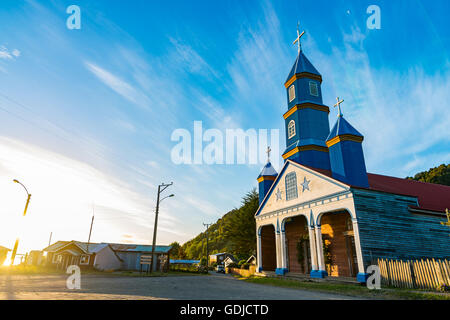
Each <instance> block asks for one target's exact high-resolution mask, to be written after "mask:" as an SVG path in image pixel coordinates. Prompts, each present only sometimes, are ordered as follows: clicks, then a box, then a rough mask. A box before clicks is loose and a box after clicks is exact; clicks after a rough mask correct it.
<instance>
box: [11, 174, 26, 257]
mask: <svg viewBox="0 0 450 320" xmlns="http://www.w3.org/2000/svg"><path fill="white" fill-rule="evenodd" d="M13 181H14V183H18V184H20V185H21V186H22V187H23V188H24V189H25V191H26V193H27V203H26V204H25V210H24V211H23V216H24V217H25V216H26V214H27V210H28V204H29V203H30V199H31V194H30V193H29V192H28V190H27V188H26V187H25V186H24V185H23V184H22V183H20V182H19V181H18V180H16V179H14V180H13ZM18 247H19V238H17V239H16V242H15V243H14V248H13V252H12V254H11V265H13V264H14V260H15V258H16V254H17V248H18Z"/></svg>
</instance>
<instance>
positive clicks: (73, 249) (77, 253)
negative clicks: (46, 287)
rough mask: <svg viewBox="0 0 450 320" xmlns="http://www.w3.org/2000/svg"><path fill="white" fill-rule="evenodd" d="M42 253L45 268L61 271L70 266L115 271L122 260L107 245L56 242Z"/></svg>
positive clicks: (119, 266)
mask: <svg viewBox="0 0 450 320" xmlns="http://www.w3.org/2000/svg"><path fill="white" fill-rule="evenodd" d="M43 251H45V252H47V262H46V265H47V266H51V267H55V268H58V269H63V270H65V269H67V267H68V266H70V265H77V266H79V267H80V268H82V269H89V268H93V269H96V270H101V271H105V270H117V269H120V268H121V266H122V259H121V258H120V257H119V256H118V255H117V254H116V252H115V251H114V250H113V249H112V247H111V246H110V245H109V244H108V243H89V244H88V243H86V242H79V241H58V242H56V243H54V244H52V245H50V246H48V247H47V248H45V249H44V250H43Z"/></svg>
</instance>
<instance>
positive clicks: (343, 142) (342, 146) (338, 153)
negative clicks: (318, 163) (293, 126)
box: [326, 98, 369, 188]
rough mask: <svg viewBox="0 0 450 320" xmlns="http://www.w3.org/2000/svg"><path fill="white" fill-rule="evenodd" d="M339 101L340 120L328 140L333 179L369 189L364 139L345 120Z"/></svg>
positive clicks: (337, 104)
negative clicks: (363, 146)
mask: <svg viewBox="0 0 450 320" xmlns="http://www.w3.org/2000/svg"><path fill="white" fill-rule="evenodd" d="M342 102H344V100H341V101H339V98H337V103H336V104H335V105H334V106H335V107H336V106H337V107H338V119H337V121H336V124H335V125H334V127H333V129H331V132H330V135H329V136H328V138H327V142H326V143H327V146H328V148H329V149H330V162H331V173H332V176H333V178H335V179H337V180H340V181H342V182H345V183H348V184H350V185H353V186H358V187H364V188H368V187H369V181H368V179H367V171H366V163H365V160H364V153H363V149H362V142H363V140H364V137H363V135H362V134H361V133H359V132H358V130H356V129H355V128H354V127H353V126H352V125H351V124H350V123H349V122H348V121H347V120H345V119H344V116H343V115H342V111H341V103H342Z"/></svg>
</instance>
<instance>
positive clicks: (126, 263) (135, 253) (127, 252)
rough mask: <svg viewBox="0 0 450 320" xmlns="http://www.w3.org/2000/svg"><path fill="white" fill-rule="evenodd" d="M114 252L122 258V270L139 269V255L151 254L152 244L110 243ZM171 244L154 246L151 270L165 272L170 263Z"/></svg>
mask: <svg viewBox="0 0 450 320" xmlns="http://www.w3.org/2000/svg"><path fill="white" fill-rule="evenodd" d="M110 245H111V247H112V248H113V250H114V252H115V253H116V254H117V255H118V256H119V257H120V259H122V268H121V269H122V270H140V268H141V265H140V261H141V256H151V253H152V246H151V245H141V244H118V243H111V244H110ZM171 249H172V247H171V246H155V252H154V254H155V256H156V259H155V262H154V263H153V270H156V271H161V272H167V271H169V264H170V250H171Z"/></svg>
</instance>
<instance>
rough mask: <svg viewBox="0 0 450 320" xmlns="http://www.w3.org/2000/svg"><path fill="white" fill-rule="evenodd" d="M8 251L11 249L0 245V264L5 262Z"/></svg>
mask: <svg viewBox="0 0 450 320" xmlns="http://www.w3.org/2000/svg"><path fill="white" fill-rule="evenodd" d="M9 251H11V249H8V248H5V247H2V246H0V266H1V265H3V263H5V260H6V256H7V255H8V252H9Z"/></svg>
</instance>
